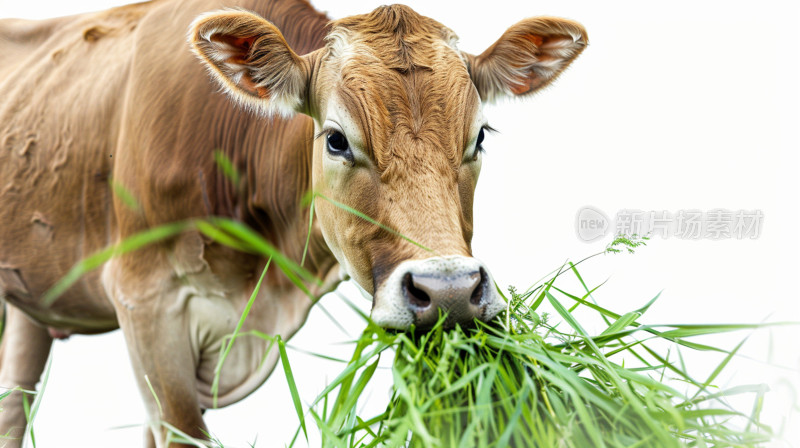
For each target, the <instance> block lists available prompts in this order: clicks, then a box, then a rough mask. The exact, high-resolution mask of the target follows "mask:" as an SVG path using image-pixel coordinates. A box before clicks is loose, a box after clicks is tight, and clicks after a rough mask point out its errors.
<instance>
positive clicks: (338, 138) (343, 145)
mask: <svg viewBox="0 0 800 448" xmlns="http://www.w3.org/2000/svg"><path fill="white" fill-rule="evenodd" d="M327 138H328V152H330V153H331V154H333V155H344V154H345V153H347V152H349V150H350V145H349V144H348V143H347V138H345V136H344V135H343V134H342V133H341V132H339V131H330V132H329V133H328V137H327Z"/></svg>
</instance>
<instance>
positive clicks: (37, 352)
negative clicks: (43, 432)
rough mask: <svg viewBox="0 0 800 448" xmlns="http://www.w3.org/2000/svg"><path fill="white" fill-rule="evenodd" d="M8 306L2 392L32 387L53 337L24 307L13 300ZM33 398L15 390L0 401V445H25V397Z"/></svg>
mask: <svg viewBox="0 0 800 448" xmlns="http://www.w3.org/2000/svg"><path fill="white" fill-rule="evenodd" d="M0 304H2V302H0ZM5 306H6V316H5V329H4V331H3V336H2V338H3V339H2V342H0V392H6V391H7V390H9V389H14V388H20V389H23V390H25V391H33V390H35V389H36V383H38V382H39V378H40V377H41V375H42V371H43V370H44V367H45V364H46V363H47V356H48V355H49V353H50V346H51V345H52V343H53V338H51V337H50V335H49V334H48V333H47V330H46V329H45V328H43V327H40V326H38V325H36V324H35V323H33V321H31V320H30V318H28V316H27V315H25V314H24V313H23V312H22V311H20V310H19V309H17V308H16V307H14V306H13V305H11V304H6V305H5ZM33 398H34V397H33V395H30V394H28V393H25V392H20V391H13V392H11V394H9V395H8V396H6V397H5V398H3V400H2V402H0V407H2V411H0V445H2V446H4V447H8V448H14V447H19V446H21V445H22V438H23V436H24V434H25V426H26V424H27V418H26V416H25V411H24V408H23V404H22V400H28V403H29V404H30V403H33Z"/></svg>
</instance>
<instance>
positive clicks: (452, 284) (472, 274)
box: [402, 267, 489, 328]
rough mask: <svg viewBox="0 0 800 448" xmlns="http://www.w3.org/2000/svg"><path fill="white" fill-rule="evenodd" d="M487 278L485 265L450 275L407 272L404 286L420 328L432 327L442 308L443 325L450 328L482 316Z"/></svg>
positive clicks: (404, 291) (405, 294)
mask: <svg viewBox="0 0 800 448" xmlns="http://www.w3.org/2000/svg"><path fill="white" fill-rule="evenodd" d="M488 278H489V276H488V275H487V274H486V271H484V269H483V268H482V267H481V268H479V269H478V270H471V271H467V272H451V273H447V274H444V273H430V272H426V273H415V272H407V273H406V274H405V275H404V276H403V281H402V289H403V295H404V296H405V298H406V300H407V302H408V307H409V309H410V310H411V312H412V313H413V314H414V315H415V317H416V319H415V322H416V325H417V327H418V328H429V327H431V326H433V325H434V324H435V323H436V322H437V320H438V319H439V311H440V310H441V311H442V312H443V313H444V314H447V318H446V320H445V323H444V326H445V327H446V328H449V327H453V326H455V324H457V323H458V324H466V323H469V322H472V320H473V319H475V318H477V317H481V314H482V312H483V309H482V305H483V304H482V303H481V302H482V300H483V296H484V294H485V293H486V289H487V287H488V283H489V282H488Z"/></svg>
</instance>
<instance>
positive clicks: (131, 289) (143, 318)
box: [103, 260, 206, 448]
mask: <svg viewBox="0 0 800 448" xmlns="http://www.w3.org/2000/svg"><path fill="white" fill-rule="evenodd" d="M118 263H119V262H118V261H117V260H112V261H111V262H109V263H108V264H107V265H106V268H105V270H104V273H103V277H104V279H103V282H104V284H105V286H106V291H107V292H108V293H109V295H110V297H111V299H112V302H113V303H114V306H115V308H116V311H117V319H118V321H119V324H120V328H121V329H122V332H123V334H124V335H125V341H126V343H127V346H128V353H129V355H130V359H131V363H132V366H133V370H134V374H135V376H136V379H137V382H138V385H139V391H140V393H141V395H142V398H143V400H144V403H145V408H146V410H147V413H148V424H149V426H150V430H151V432H152V436H153V437H154V439H155V440H154V441H155V443H154V446H156V447H158V448H164V447H166V440H167V437H168V432H169V431H168V429H167V427H166V426H165V425H164V423H167V424H169V425H171V426H173V427H175V428H177V429H179V430H180V431H182V432H183V433H185V434H187V435H189V436H191V437H194V438H197V439H206V435H205V432H204V431H205V430H206V426H205V423H204V422H203V416H202V413H201V412H200V404H199V401H198V395H197V380H196V375H197V374H196V371H197V355H196V354H195V353H194V349H193V348H192V346H191V342H190V338H189V334H188V326H187V317H186V312H185V304H186V300H187V298H186V297H184V295H183V294H182V293H181V289H180V287H179V286H176V285H174V284H173V283H172V282H171V281H170V280H168V279H165V278H164V277H161V278H159V279H154V278H153V277H155V276H152V277H151V278H146V277H145V278H142V277H139V280H138V281H130V280H129V281H124V279H130V278H131V277H130V273H129V272H127V271H126V270H125V269H124V268H123V267H122V266H121V264H118ZM121 279H122V281H121ZM129 285H134V286H129ZM147 439H148V440H145V442H146V446H153V445H152V442H151V440H149V438H147ZM173 439H174V437H173ZM169 446H170V448H174V447H178V446H184V445H181V444H176V443H171V444H170V445H169ZM186 446H192V445H186Z"/></svg>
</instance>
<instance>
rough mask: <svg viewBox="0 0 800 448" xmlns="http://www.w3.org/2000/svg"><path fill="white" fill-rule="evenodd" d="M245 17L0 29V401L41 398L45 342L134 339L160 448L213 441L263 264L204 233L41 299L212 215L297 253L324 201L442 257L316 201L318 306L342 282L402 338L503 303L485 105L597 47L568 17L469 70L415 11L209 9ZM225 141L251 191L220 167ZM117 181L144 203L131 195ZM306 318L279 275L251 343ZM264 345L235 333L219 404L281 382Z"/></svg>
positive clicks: (434, 25)
mask: <svg viewBox="0 0 800 448" xmlns="http://www.w3.org/2000/svg"><path fill="white" fill-rule="evenodd" d="M231 3H233V2H228V1H225V2H222V1H216V0H202V1H192V2H190V1H183V0H161V1H154V2H150V3H141V4H136V5H130V6H126V7H121V8H115V9H112V10H109V11H106V12H101V13H96V14H86V15H80V16H74V17H67V18H62V19H54V20H48V21H42V22H29V21H23V20H6V21H2V22H0V68H2V71H0V92H2V97H0V225H1V226H2V229H3V230H2V232H0V297H2V299H3V300H4V302H5V309H6V313H5V319H6V328H5V334H4V336H3V339H2V346H0V362H1V363H2V364H0V366H1V368H0V386H3V387H16V386H19V387H22V388H25V389H34V387H35V385H36V383H37V382H38V380H39V377H40V375H41V373H42V369H43V365H44V362H45V359H46V358H47V354H48V352H49V349H50V345H51V342H52V338H53V337H63V336H65V335H68V334H70V333H98V332H105V331H110V330H113V329H115V328H117V327H121V328H122V330H123V332H124V334H125V338H126V341H127V345H128V350H129V352H130V357H131V360H132V364H133V368H134V369H135V373H136V376H137V378H138V379H139V383H140V384H139V385H140V388H141V390H142V395H143V397H144V400H145V402H146V404H147V409H148V412H149V416H150V428H151V429H152V432H151V433H152V435H153V437H150V438H149V439H150V445H153V443H155V445H157V446H163V445H164V443H165V442H164V441H165V432H164V428H162V426H161V425H160V422H161V421H164V422H169V423H171V424H172V425H174V426H175V427H177V428H179V429H181V430H183V431H184V432H186V433H188V434H190V435H192V436H196V437H201V438H202V437H203V430H204V429H205V425H204V423H203V419H202V410H203V409H207V408H210V407H212V406H214V405H215V402H214V401H213V397H212V393H211V385H212V381H213V376H214V367H215V365H216V363H217V360H218V358H219V355H220V345H221V342H222V340H223V338H224V337H225V336H226V335H228V334H230V333H231V332H232V331H233V329H234V326H235V324H236V322H237V320H238V318H239V315H240V313H241V311H242V309H243V307H244V305H245V303H246V302H247V299H248V297H249V294H250V292H251V291H252V290H253V287H254V285H255V282H256V281H257V279H258V274H259V273H260V272H261V270H262V269H263V268H264V266H265V260H264V259H262V258H260V257H256V256H252V255H248V254H244V253H241V252H237V251H235V250H233V249H230V248H228V247H226V246H223V245H220V244H217V243H215V242H214V241H211V240H209V239H206V238H204V237H203V236H201V235H200V234H198V233H197V232H188V233H184V234H182V235H181V236H179V237H176V238H173V239H171V240H169V241H168V242H166V243H163V244H158V245H153V246H149V247H146V248H144V249H141V250H139V251H137V252H134V253H132V254H129V255H126V256H122V257H117V258H114V259H112V260H111V261H109V262H108V263H106V264H105V265H104V266H103V267H102V269H98V270H96V271H94V272H92V273H90V274H88V275H86V276H85V277H84V278H82V279H81V281H79V282H78V283H76V284H75V285H74V286H72V287H71V288H70V289H69V290H68V291H67V292H66V293H65V294H63V295H62V296H61V297H60V298H59V299H58V300H57V301H56V302H55V303H54V304H53V305H52V306H45V305H44V304H43V303H42V301H41V300H40V299H41V297H42V295H43V293H44V292H45V291H46V290H47V289H48V288H50V287H51V286H52V285H53V284H54V283H55V282H56V281H57V280H59V279H60V278H61V277H62V276H63V275H64V274H65V273H66V272H67V271H68V269H69V268H70V267H71V266H73V265H74V264H75V263H76V262H77V261H78V260H80V259H82V258H83V257H85V256H87V255H89V254H91V253H93V252H95V251H97V250H99V249H102V248H104V247H107V246H109V245H113V244H115V243H116V242H118V241H120V240H121V239H124V238H126V237H128V236H131V235H133V234H136V233H137V232H141V231H142V230H145V229H148V228H152V227H154V226H158V225H160V224H164V223H170V222H173V221H176V220H184V219H187V218H192V217H203V216H208V215H217V216H226V217H230V218H234V219H236V220H239V221H241V222H244V223H246V224H248V225H250V226H252V227H253V228H255V229H257V230H258V231H259V232H261V233H262V234H263V235H265V236H266V237H267V238H268V239H269V240H270V241H271V242H272V243H273V244H274V245H276V246H277V247H278V248H279V249H280V250H281V251H282V252H283V253H285V254H286V255H287V256H289V257H290V258H292V259H294V260H299V259H300V257H301V254H302V251H303V246H304V243H305V237H306V231H307V228H308V226H307V223H308V219H309V211H308V210H307V208H305V207H303V206H302V205H301V198H302V197H303V196H304V195H305V194H306V193H307V192H308V191H316V192H319V193H321V194H323V195H324V196H326V197H328V198H330V199H332V200H335V201H338V202H341V203H344V204H347V205H349V206H351V207H353V208H355V209H357V210H360V211H361V212H363V213H365V214H366V215H369V216H370V217H373V218H374V219H376V220H377V221H379V222H381V223H383V224H385V225H386V226H388V227H390V228H392V229H395V230H397V231H398V232H399V233H401V234H403V235H405V236H407V237H408V238H409V239H411V240H414V241H417V242H419V243H420V244H421V245H424V246H426V247H427V248H429V249H430V250H429V251H426V250H423V249H422V248H421V247H420V246H419V245H414V244H411V243H409V242H408V241H407V240H404V239H402V238H399V237H398V236H397V234H396V233H393V232H389V231H386V230H385V229H382V228H381V227H378V226H375V225H373V224H371V223H369V222H367V221H365V220H363V219H361V218H359V217H357V216H355V215H353V214H350V213H348V212H347V211H345V210H343V209H341V208H338V207H336V206H334V205H333V204H332V203H331V202H330V201H325V200H318V201H317V202H316V207H315V214H316V216H317V217H318V219H317V220H315V224H314V228H313V233H312V236H311V244H310V253H309V256H308V259H307V260H306V264H305V266H306V267H307V268H308V269H310V271H311V272H312V273H314V274H315V275H316V276H318V278H319V279H321V280H322V286H319V287H315V288H314V290H313V291H312V292H313V293H314V294H321V293H323V292H324V291H325V290H327V289H328V288H330V287H331V286H332V285H335V284H336V283H337V282H339V281H340V279H341V278H344V277H348V276H349V277H350V278H352V279H353V280H354V281H355V282H356V284H358V285H359V286H360V287H361V288H362V289H363V290H364V291H365V292H366V293H369V294H371V295H373V296H374V300H373V309H372V318H373V319H374V320H375V321H376V322H378V323H379V324H381V325H383V326H386V327H394V328H401V329H402V328H407V327H409V326H410V325H412V324H416V325H417V326H421V327H425V326H427V325H430V324H431V322H433V321H434V320H435V319H436V317H437V315H438V313H439V310H440V309H442V310H444V311H446V312H449V316H450V318H449V320H448V324H449V325H454V324H455V323H465V322H468V321H471V320H472V319H473V318H479V319H482V320H489V319H491V318H493V317H494V316H495V315H496V314H497V312H498V311H499V310H500V309H502V307H503V303H502V301H501V300H500V299H499V298H498V297H497V295H496V293H495V290H494V286H493V282H492V278H491V276H490V274H489V271H488V269H486V267H485V266H483V265H482V264H481V263H480V262H479V261H477V260H476V259H474V258H472V256H471V248H470V241H471V238H472V202H473V192H474V188H475V184H476V182H477V179H478V173H479V171H480V166H481V151H482V147H481V143H482V140H483V135H484V132H485V129H487V126H488V125H487V121H486V118H484V116H483V115H482V113H481V104H482V103H485V102H489V101H493V100H495V99H497V98H500V97H503V96H514V95H527V94H530V93H532V92H534V91H536V90H538V89H540V88H541V87H543V86H545V85H547V84H548V83H550V82H551V81H552V80H553V79H555V78H556V77H557V76H558V75H559V74H560V73H561V71H562V70H564V69H565V68H566V67H567V65H569V63H570V62H571V61H572V60H573V59H574V58H575V57H576V56H577V55H578V54H579V53H580V52H581V51H582V50H583V48H584V47H585V46H586V43H587V38H586V33H585V31H584V30H583V28H582V27H581V26H580V25H578V24H576V23H574V22H570V21H566V20H562V19H554V18H534V19H527V20H523V21H521V22H519V23H518V24H516V25H514V26H513V27H511V28H510V29H509V30H508V31H507V32H506V33H505V34H504V35H503V36H502V37H501V38H500V39H499V40H498V41H497V42H496V43H495V44H494V45H492V46H491V47H489V49H487V50H486V51H485V52H484V53H482V54H481V55H479V56H472V55H469V54H466V53H463V52H461V51H459V50H458V49H457V47H456V36H455V34H454V33H453V32H452V31H450V30H449V29H448V28H446V27H444V26H442V25H441V24H439V23H438V22H436V21H434V20H431V19H429V18H426V17H422V16H419V15H418V14H416V13H415V12H414V11H412V10H410V9H409V8H407V7H404V6H386V7H381V8H378V9H376V10H375V11H373V12H372V13H369V14H366V15H361V16H355V17H350V18H346V19H342V20H337V21H333V22H330V23H329V20H328V19H327V18H326V17H325V16H324V15H323V14H321V13H319V12H317V11H315V10H314V9H313V8H312V7H311V6H310V5H309V4H308V3H306V2H305V1H304V0H276V1H239V2H235V3H236V5H235V6H238V7H241V8H243V9H228V10H222V11H218V12H214V13H206V14H203V15H200V14H201V13H204V12H205V11H209V10H214V9H218V8H221V7H223V6H232V5H231ZM245 10H250V11H254V12H255V13H251V12H247V11H245ZM198 16H199V17H198ZM187 29H189V30H190V36H189V40H190V45H187V44H186V30H187ZM279 30H280V31H279ZM190 47H191V49H192V50H193V51H190ZM301 55H302V56H301ZM198 57H199V59H200V61H198ZM207 72H210V74H211V78H213V79H214V80H215V81H216V85H215V83H214V82H213V81H211V80H210V79H209V75H208V73H207ZM218 86H222V90H224V91H225V92H227V93H228V94H229V95H230V96H232V97H233V98H234V99H235V100H236V101H235V102H236V103H238V105H237V104H235V103H234V102H232V101H230V99H229V98H228V97H226V96H225V95H222V94H220V93H219V92H217V90H218ZM241 106H244V107H241ZM296 112H299V113H300V115H295V113H296ZM215 149H220V150H222V151H223V152H224V153H225V154H226V155H227V156H228V158H230V159H231V160H232V161H233V163H234V164H235V166H236V167H237V169H238V170H239V171H240V172H241V173H242V174H243V178H244V179H243V182H242V184H241V185H238V186H234V185H233V184H232V183H231V181H230V180H229V179H227V178H226V177H225V175H224V173H223V172H222V170H221V169H218V166H217V165H216V163H215V162H214V159H213V157H212V153H213V151H214V150H215ZM109 177H113V179H114V180H115V182H117V183H119V184H120V185H122V186H124V187H125V188H126V189H127V190H128V191H130V192H131V193H132V194H133V195H134V196H135V197H136V198H137V200H138V202H139V203H140V207H139V208H131V207H128V206H126V205H125V204H124V203H123V201H121V200H120V199H119V198H117V197H115V195H113V194H112V192H111V189H110V188H109V182H108V179H109ZM340 272H341V274H340ZM311 304H312V302H311V300H309V298H308V297H307V296H305V295H304V294H303V293H302V292H301V291H300V290H299V289H297V288H296V287H294V286H293V285H292V283H291V282H289V281H288V280H287V279H286V278H285V277H284V276H282V275H281V274H279V273H277V272H276V270H271V271H269V273H268V275H267V279H266V286H265V287H263V288H262V289H261V291H260V293H259V297H258V300H257V301H256V303H255V305H254V307H253V309H252V311H251V312H250V314H249V317H248V319H247V320H246V322H245V327H244V330H245V331H247V330H258V331H261V332H264V333H268V334H276V335H281V336H282V337H284V338H289V337H290V336H291V335H292V334H294V333H295V332H296V331H297V329H298V328H299V327H300V325H302V323H303V321H304V320H305V318H306V315H307V313H308V311H309V307H310V306H311ZM266 345H267V343H266V342H265V341H263V340H260V339H256V338H243V339H240V340H238V341H237V343H236V344H235V345H234V348H233V350H232V352H231V354H230V355H229V357H228V360H227V362H226V364H225V367H224V369H223V370H222V375H221V380H220V387H219V400H218V402H216V406H226V405H228V404H231V403H234V402H236V401H238V400H240V399H242V398H243V397H245V396H246V395H248V394H249V393H250V392H251V391H253V390H254V389H255V388H257V387H258V386H259V385H260V384H261V383H263V382H264V381H265V380H266V378H267V376H268V375H269V374H270V372H271V370H272V369H273V367H274V365H275V362H276V359H277V354H276V352H275V351H272V352H271V353H270V354H269V356H268V359H267V362H265V363H262V362H261V360H262V357H263V355H264V352H265V350H266V349H267V347H266ZM145 378H146V379H145ZM146 381H149V383H150V384H152V389H153V393H154V394H155V395H156V396H158V398H159V400H160V406H161V407H160V409H159V407H158V406H157V404H156V401H155V400H154V399H153V397H152V394H151V391H150V388H149V387H148V386H147V382H146ZM21 400H22V394H21V393H18V392H15V393H13V394H11V395H10V396H8V397H7V398H6V399H5V400H4V401H3V403H2V405H3V408H4V411H3V412H2V413H0V433H6V432H8V431H10V434H11V435H12V436H16V437H19V436H20V435H21V433H22V429H23V428H24V426H25V417H24V415H23V413H22V410H21V406H20V403H21Z"/></svg>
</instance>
